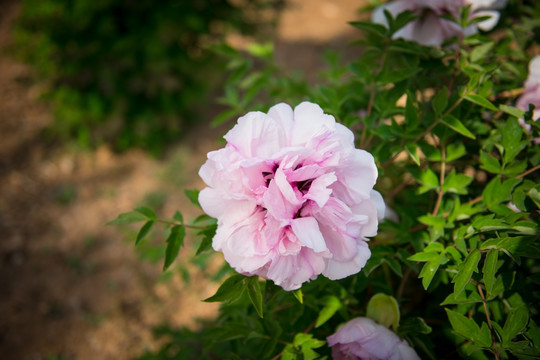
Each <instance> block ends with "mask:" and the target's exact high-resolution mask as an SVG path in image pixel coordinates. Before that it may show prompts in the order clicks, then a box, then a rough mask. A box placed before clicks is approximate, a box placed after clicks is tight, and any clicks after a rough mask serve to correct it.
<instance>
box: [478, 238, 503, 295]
mask: <svg viewBox="0 0 540 360" xmlns="http://www.w3.org/2000/svg"><path fill="white" fill-rule="evenodd" d="M498 256H499V252H498V251H497V250H495V249H491V250H489V252H488V253H487V255H486V260H485V261H484V267H483V268H482V273H483V279H484V285H485V287H486V291H487V293H488V297H490V296H489V294H491V293H492V292H493V286H494V285H495V273H496V272H497V259H498Z"/></svg>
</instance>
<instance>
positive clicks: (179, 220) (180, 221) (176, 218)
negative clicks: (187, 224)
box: [173, 210, 184, 224]
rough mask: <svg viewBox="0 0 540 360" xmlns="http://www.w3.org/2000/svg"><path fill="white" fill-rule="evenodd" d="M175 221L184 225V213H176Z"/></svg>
mask: <svg viewBox="0 0 540 360" xmlns="http://www.w3.org/2000/svg"><path fill="white" fill-rule="evenodd" d="M173 219H174V220H176V221H178V222H179V223H180V224H183V223H184V217H183V216H182V213H181V212H180V211H178V210H176V212H175V213H174V216H173Z"/></svg>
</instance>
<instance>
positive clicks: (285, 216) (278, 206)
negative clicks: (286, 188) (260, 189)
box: [263, 180, 299, 224]
mask: <svg viewBox="0 0 540 360" xmlns="http://www.w3.org/2000/svg"><path fill="white" fill-rule="evenodd" d="M263 202H264V207H265V208H266V209H267V210H268V213H269V214H270V215H272V216H273V217H274V218H276V219H279V220H282V221H283V223H284V224H288V223H289V222H290V220H291V219H292V218H293V216H294V214H296V212H297V211H298V208H299V207H298V206H294V205H292V204H291V203H290V202H289V201H287V199H286V198H285V197H284V196H283V194H282V192H281V190H280V189H279V187H278V185H277V183H276V181H274V180H272V181H270V184H269V186H268V190H267V191H266V192H265V193H264V195H263Z"/></svg>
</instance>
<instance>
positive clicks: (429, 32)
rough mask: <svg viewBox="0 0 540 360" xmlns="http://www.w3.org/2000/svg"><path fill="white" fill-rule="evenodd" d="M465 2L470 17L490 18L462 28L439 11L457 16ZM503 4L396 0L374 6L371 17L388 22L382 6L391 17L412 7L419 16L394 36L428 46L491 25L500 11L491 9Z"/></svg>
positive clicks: (478, 0)
mask: <svg viewBox="0 0 540 360" xmlns="http://www.w3.org/2000/svg"><path fill="white" fill-rule="evenodd" d="M467 5H470V6H471V12H470V19H474V18H477V17H481V16H482V17H483V16H489V17H490V18H489V19H487V20H483V21H481V22H479V23H477V24H473V25H470V26H468V27H467V28H465V29H463V28H462V27H461V26H460V25H458V24H457V23H455V22H453V21H450V20H447V19H444V18H441V15H451V16H453V17H454V18H459V13H460V10H461V9H462V8H464V7H466V6H467ZM505 5H506V0H396V1H392V2H389V3H386V4H383V5H381V6H379V7H378V8H376V9H375V10H374V11H373V14H372V21H373V22H375V23H379V24H383V25H388V23H387V21H386V17H385V16H384V10H388V11H389V12H390V13H391V14H392V16H394V17H396V16H397V15H398V14H399V13H401V12H404V11H406V10H410V11H413V12H415V13H416V14H417V15H418V18H417V19H416V20H413V21H412V22H410V23H409V24H407V25H406V26H404V27H403V28H401V29H400V30H399V31H397V32H396V33H395V34H394V35H393V37H394V38H395V39H398V38H402V39H405V40H413V41H416V42H418V43H420V44H422V45H427V46H440V45H441V44H442V43H443V42H444V40H446V39H448V38H450V37H453V36H458V35H471V34H475V33H477V32H478V29H481V30H484V31H487V30H491V29H493V28H494V27H495V25H497V22H498V21H499V12H498V11H494V10H491V9H499V8H502V7H504V6H505Z"/></svg>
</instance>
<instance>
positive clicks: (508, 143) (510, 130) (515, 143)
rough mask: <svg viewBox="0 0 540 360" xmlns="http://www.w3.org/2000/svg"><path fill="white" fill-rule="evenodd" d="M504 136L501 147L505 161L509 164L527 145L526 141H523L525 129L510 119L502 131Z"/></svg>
mask: <svg viewBox="0 0 540 360" xmlns="http://www.w3.org/2000/svg"><path fill="white" fill-rule="evenodd" d="M500 131H501V135H502V141H501V145H502V147H503V148H504V155H503V160H504V163H505V164H508V163H509V162H511V161H512V160H514V158H515V157H516V156H517V154H519V153H520V152H521V150H523V148H524V147H525V146H526V145H527V142H526V141H523V142H522V141H521V137H522V135H523V129H522V127H521V126H520V125H519V124H518V122H517V121H515V120H514V119H508V120H507V121H506V123H505V124H504V125H503V126H502V127H501V129H500Z"/></svg>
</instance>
